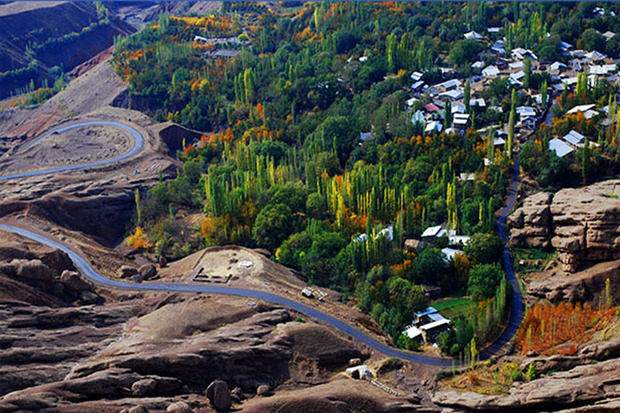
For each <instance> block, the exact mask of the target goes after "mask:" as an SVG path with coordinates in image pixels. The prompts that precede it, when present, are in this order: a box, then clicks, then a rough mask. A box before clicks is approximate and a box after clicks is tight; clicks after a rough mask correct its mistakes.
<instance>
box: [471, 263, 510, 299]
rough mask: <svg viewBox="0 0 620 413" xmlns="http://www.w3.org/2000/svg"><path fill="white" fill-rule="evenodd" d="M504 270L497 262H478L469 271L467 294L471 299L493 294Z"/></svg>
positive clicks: (488, 296) (483, 297)
mask: <svg viewBox="0 0 620 413" xmlns="http://www.w3.org/2000/svg"><path fill="white" fill-rule="evenodd" d="M503 277H504V272H503V271H502V269H501V268H500V266H499V265H498V264H478V265H474V266H473V267H472V269H471V270H470V271H469V281H468V288H467V294H468V295H469V296H470V297H471V299H472V300H473V301H482V300H484V299H485V298H491V297H494V296H495V292H496V290H497V287H498V286H499V284H500V282H501V281H502V278H503Z"/></svg>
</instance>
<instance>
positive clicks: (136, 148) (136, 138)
mask: <svg viewBox="0 0 620 413" xmlns="http://www.w3.org/2000/svg"><path fill="white" fill-rule="evenodd" d="M84 126H113V127H115V128H120V129H123V130H124V131H127V132H129V134H130V135H131V137H132V138H133V147H132V148H131V149H130V150H129V151H128V152H126V153H124V154H122V155H120V156H117V157H115V158H109V159H104V160H102V161H97V162H92V163H86V164H77V165H69V166H61V167H58V168H52V169H45V170H41V171H32V172H22V173H16V174H12V175H5V176H0V181H7V180H9V179H17V178H27V177H31V176H39V175H48V174H54V173H59V172H66V171H74V170H77V169H85V168H92V167H95V166H103V165H109V164H112V163H116V162H120V161H124V160H125V159H128V158H131V157H132V156H134V155H136V154H137V153H139V152H140V151H141V150H142V148H143V147H144V137H143V136H142V134H141V133H140V132H138V131H137V130H136V129H135V128H133V127H131V126H129V125H126V124H124V123H119V122H107V121H92V122H80V123H75V124H72V125H68V126H63V127H62V128H58V129H55V130H53V131H51V132H48V133H46V134H45V135H43V136H41V137H40V138H37V139H35V140H34V141H32V143H30V144H29V145H28V146H26V147H25V148H24V150H26V149H30V148H32V147H33V146H35V145H37V144H38V143H40V142H41V141H42V140H44V139H46V138H48V137H50V136H52V135H53V134H55V133H62V132H65V131H68V130H71V129H75V128H81V127H84Z"/></svg>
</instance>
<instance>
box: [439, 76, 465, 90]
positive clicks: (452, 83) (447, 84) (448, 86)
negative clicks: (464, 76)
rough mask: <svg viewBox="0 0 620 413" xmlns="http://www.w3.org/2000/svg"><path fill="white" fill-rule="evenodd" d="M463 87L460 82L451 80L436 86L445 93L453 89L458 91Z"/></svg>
mask: <svg viewBox="0 0 620 413" xmlns="http://www.w3.org/2000/svg"><path fill="white" fill-rule="evenodd" d="M461 85H462V83H461V81H460V80H458V79H450V80H446V81H445V82H442V83H438V84H436V85H435V87H436V88H438V89H443V90H445V91H448V90H451V89H456V88H457V87H460V86H461Z"/></svg>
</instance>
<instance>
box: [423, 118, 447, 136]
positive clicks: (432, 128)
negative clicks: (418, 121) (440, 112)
mask: <svg viewBox="0 0 620 413" xmlns="http://www.w3.org/2000/svg"><path fill="white" fill-rule="evenodd" d="M442 129H443V125H442V124H441V123H439V122H436V121H432V122H429V123H428V124H427V125H426V127H425V128H424V132H425V133H433V132H441V131H442Z"/></svg>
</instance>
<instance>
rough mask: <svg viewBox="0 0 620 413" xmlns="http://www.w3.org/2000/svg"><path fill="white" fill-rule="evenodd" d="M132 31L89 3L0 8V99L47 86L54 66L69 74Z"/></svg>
mask: <svg viewBox="0 0 620 413" xmlns="http://www.w3.org/2000/svg"><path fill="white" fill-rule="evenodd" d="M134 30H135V29H134V28H133V27H132V26H131V25H129V24H128V23H125V22H124V21H122V20H121V19H119V18H117V17H115V15H114V12H110V11H104V10H103V9H101V8H99V9H98V8H97V7H95V5H94V4H93V3H89V2H40V3H29V4H26V5H24V4H22V3H20V2H14V3H6V4H2V5H0V98H4V97H7V96H9V95H10V94H11V93H12V92H13V93H14V92H15V90H16V89H20V88H24V87H25V86H27V85H28V84H29V83H30V81H31V80H32V81H33V82H34V86H35V87H41V86H42V85H43V80H44V79H47V80H48V83H49V84H50V86H51V85H52V84H53V82H54V76H52V75H50V73H49V70H50V69H51V68H53V67H55V66H57V67H62V68H63V70H65V71H69V70H71V69H72V68H74V67H75V66H77V65H79V64H81V63H83V62H84V61H86V60H88V59H90V58H91V57H93V56H95V55H96V54H98V53H100V52H101V51H103V50H105V49H107V48H108V47H110V46H111V45H112V43H113V39H114V36H116V35H119V34H128V33H132V32H133V31H134Z"/></svg>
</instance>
